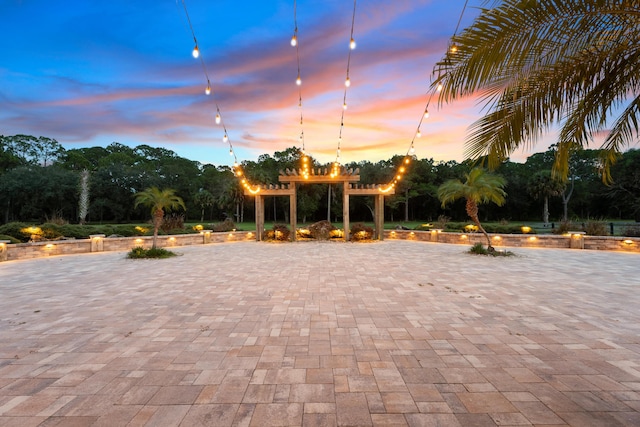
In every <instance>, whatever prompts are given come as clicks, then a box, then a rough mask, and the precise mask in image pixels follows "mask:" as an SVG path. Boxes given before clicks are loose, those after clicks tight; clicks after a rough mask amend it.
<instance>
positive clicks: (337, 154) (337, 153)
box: [336, 148, 340, 158]
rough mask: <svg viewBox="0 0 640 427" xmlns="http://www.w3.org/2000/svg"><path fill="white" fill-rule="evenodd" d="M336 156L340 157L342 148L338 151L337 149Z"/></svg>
mask: <svg viewBox="0 0 640 427" xmlns="http://www.w3.org/2000/svg"><path fill="white" fill-rule="evenodd" d="M336 156H338V158H340V149H339V148H338V151H336Z"/></svg>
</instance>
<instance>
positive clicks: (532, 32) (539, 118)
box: [434, 0, 640, 182]
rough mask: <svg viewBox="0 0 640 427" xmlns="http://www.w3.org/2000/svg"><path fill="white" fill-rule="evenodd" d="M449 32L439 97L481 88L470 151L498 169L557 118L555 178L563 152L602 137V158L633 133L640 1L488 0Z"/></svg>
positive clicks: (564, 171) (637, 117)
mask: <svg viewBox="0 0 640 427" xmlns="http://www.w3.org/2000/svg"><path fill="white" fill-rule="evenodd" d="M490 3H492V4H493V5H494V6H495V7H494V8H487V9H482V12H481V14H480V16H479V17H478V18H477V19H476V20H475V22H474V23H473V24H472V25H471V26H470V27H468V28H466V29H465V30H464V31H463V32H461V33H460V34H459V35H457V36H454V37H453V38H452V40H451V46H450V49H449V50H448V52H447V54H446V55H445V57H444V58H443V59H442V60H441V61H440V62H439V63H438V64H437V65H436V68H435V70H434V72H435V73H436V74H437V79H436V80H435V81H434V87H435V85H442V91H441V93H440V97H439V102H440V103H441V104H443V103H448V102H451V101H453V100H455V99H458V98H464V97H468V96H471V95H475V94H478V93H480V94H482V97H483V99H484V100H485V101H486V103H487V110H488V112H487V114H486V115H485V116H484V117H482V118H480V119H479V120H478V121H476V122H475V123H473V124H472V125H471V132H470V134H469V138H468V140H467V155H468V156H469V157H472V158H479V157H482V156H484V155H488V157H489V165H490V166H491V167H496V166H497V165H499V164H500V162H502V161H503V160H504V159H506V158H507V157H508V156H509V154H510V153H512V152H514V151H515V150H516V149H518V148H520V147H522V146H528V145H531V144H533V143H535V141H536V139H537V138H538V137H540V136H541V135H543V134H544V133H545V131H547V130H548V129H549V128H550V127H551V126H552V125H554V124H558V125H560V134H559V140H558V152H557V154H556V157H555V162H554V166H553V171H554V176H556V177H558V178H560V179H561V181H566V180H567V177H568V173H569V166H568V161H569V156H570V155H571V153H572V152H573V151H575V150H577V149H580V148H585V147H586V146H587V145H588V144H589V143H590V142H592V141H593V139H594V137H600V136H601V135H604V136H605V138H604V142H603V144H602V147H601V148H602V154H601V166H602V172H603V174H602V177H603V180H604V181H605V182H610V181H611V175H610V172H609V171H610V166H611V165H612V164H613V163H615V161H616V159H617V158H618V157H619V155H620V154H621V152H622V151H623V150H624V148H625V147H627V146H631V145H633V144H634V143H635V142H636V141H637V140H638V138H639V136H640V134H639V131H640V129H639V126H640V124H639V123H640V79H639V78H638V75H639V74H640V48H639V46H640V25H638V21H639V20H640V3H639V2H637V1H603V0H546V1H536V0H500V1H498V0H495V1H492V2H490Z"/></svg>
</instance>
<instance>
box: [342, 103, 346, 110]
mask: <svg viewBox="0 0 640 427" xmlns="http://www.w3.org/2000/svg"><path fill="white" fill-rule="evenodd" d="M342 109H343V110H346V109H347V103H346V102H345V103H344V104H342Z"/></svg>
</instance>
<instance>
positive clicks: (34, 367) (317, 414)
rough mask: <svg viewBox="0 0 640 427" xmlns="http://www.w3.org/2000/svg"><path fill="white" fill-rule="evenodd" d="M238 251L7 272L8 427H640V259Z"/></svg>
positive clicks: (367, 249)
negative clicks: (301, 426)
mask: <svg viewBox="0 0 640 427" xmlns="http://www.w3.org/2000/svg"><path fill="white" fill-rule="evenodd" d="M465 249H466V248H465V247H463V246H455V245H444V244H432V243H419V242H410V241H384V242H376V243H368V244H367V243H362V244H351V243H338V242H324V243H323V242H298V243H289V244H269V243H255V242H239V243H231V244H211V245H206V246H191V247H181V248H178V249H176V251H178V252H180V253H181V254H182V256H180V257H176V258H172V259H166V260H137V261H134V260H127V259H125V256H124V254H123V253H100V254H85V255H71V256H64V257H51V258H46V259H36V260H25V261H12V262H6V263H2V264H0V426H37V425H43V426H45V425H46V426H53V425H68V426H70V425H78V426H90V425H95V426H103V425H104V426H120V425H122V426H125V425H130V426H178V425H182V426H197V425H205V426H225V425H229V426H231V425H238V426H240V425H242V426H298V425H305V426H333V425H339V426H392V425H393V426H395V425H397V426H498V425H499V426H505V425H518V426H523V425H525V426H526V425H536V426H543V425H548V426H576V427H578V426H580V427H584V426H638V425H640V412H639V411H640V309H639V308H638V307H640V292H638V291H639V287H640V258H639V256H638V255H637V254H628V253H613V252H597V251H581V250H557V249H524V248H523V249H514V250H513V251H514V252H516V253H517V254H518V256H517V257H510V258H486V257H476V256H471V255H468V254H466V253H465Z"/></svg>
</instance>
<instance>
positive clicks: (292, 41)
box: [291, 34, 298, 47]
mask: <svg viewBox="0 0 640 427" xmlns="http://www.w3.org/2000/svg"><path fill="white" fill-rule="evenodd" d="M297 45H298V37H296V35H295V34H294V35H293V37H291V46H293V47H296V46H297Z"/></svg>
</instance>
